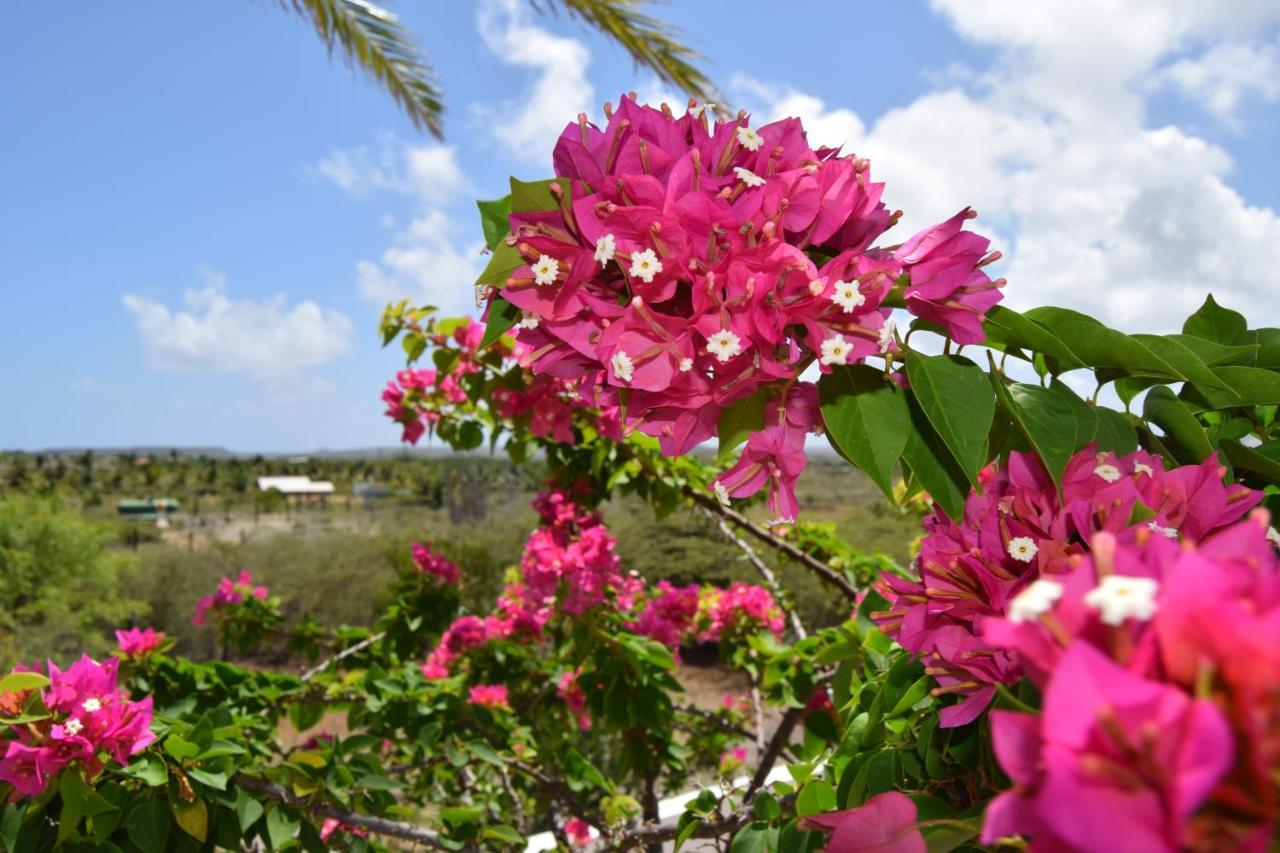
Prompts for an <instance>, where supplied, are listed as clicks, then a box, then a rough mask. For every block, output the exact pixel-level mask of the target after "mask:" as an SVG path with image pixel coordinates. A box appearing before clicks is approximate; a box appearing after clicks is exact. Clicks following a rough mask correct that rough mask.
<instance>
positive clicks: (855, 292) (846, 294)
mask: <svg viewBox="0 0 1280 853" xmlns="http://www.w3.org/2000/svg"><path fill="white" fill-rule="evenodd" d="M831 301H832V302H834V303H835V304H837V305H839V306H840V307H841V308H843V309H844V310H845V312H846V313H847V312H849V311H852V310H853V309H855V308H858V307H860V306H861V305H862V304H863V303H864V302H866V301H867V297H865V296H863V295H862V291H861V290H859V289H858V283H857V282H856V281H837V282H836V289H835V292H834V293H832V294H831Z"/></svg>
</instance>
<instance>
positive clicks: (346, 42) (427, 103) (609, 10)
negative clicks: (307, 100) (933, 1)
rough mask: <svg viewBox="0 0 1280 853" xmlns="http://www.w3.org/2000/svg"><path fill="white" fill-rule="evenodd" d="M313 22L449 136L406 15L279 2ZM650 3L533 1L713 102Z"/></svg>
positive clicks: (346, 5)
mask: <svg viewBox="0 0 1280 853" xmlns="http://www.w3.org/2000/svg"><path fill="white" fill-rule="evenodd" d="M277 2H278V3H279V4H280V5H281V6H282V7H283V8H285V9H289V10H292V11H294V12H296V13H297V14H298V15H301V16H302V17H304V18H306V19H308V20H309V21H311V23H312V24H313V25H314V26H315V28H316V32H317V33H318V34H319V36H320V38H321V39H323V40H324V42H325V44H327V45H328V46H329V50H330V51H333V50H334V48H338V49H340V50H341V51H342V54H343V57H344V58H345V59H346V61H347V63H348V64H349V65H352V66H359V67H360V68H362V69H364V70H365V71H366V72H367V73H368V74H370V75H371V76H372V77H373V78H374V79H375V80H377V81H378V82H379V83H380V84H382V86H383V87H384V88H385V89H386V90H387V92H388V93H390V95H391V97H392V98H394V99H395V101H396V103H397V104H399V105H400V107H401V108H402V109H403V110H404V111H405V113H406V114H407V115H408V116H409V120H410V121H412V122H413V124H414V126H415V127H418V128H421V129H425V130H427V131H428V132H429V133H431V135H433V136H435V137H436V138H437V139H441V138H443V136H444V123H443V115H444V100H443V93H442V91H441V89H440V84H439V83H438V82H437V80H436V76H435V73H434V72H433V71H432V69H431V66H430V65H429V64H428V63H427V60H426V57H425V56H424V55H423V53H422V51H421V50H420V49H419V47H418V44H417V41H416V39H415V38H414V36H413V34H412V33H410V32H409V31H408V30H407V29H405V27H404V26H403V25H402V24H401V23H400V20H399V19H398V18H397V17H396V16H395V15H393V14H392V13H391V12H388V11H387V10H386V9H383V8H382V7H381V6H377V5H375V4H373V3H369V2H366V0H277ZM648 3H649V0H530V4H531V5H532V6H533V7H534V9H536V10H537V11H538V12H540V13H541V12H543V11H544V7H545V9H550V10H552V11H554V10H555V9H556V8H558V7H562V8H563V9H564V10H565V11H567V12H568V13H569V15H570V16H571V17H575V18H579V19H581V20H583V21H585V22H586V23H587V24H589V25H590V26H592V27H594V28H595V29H597V30H599V31H600V32H601V33H603V34H604V35H606V36H608V37H609V38H611V39H613V40H614V41H616V42H617V43H618V44H619V45H621V46H622V47H623V48H624V49H625V50H626V51H627V52H628V53H630V54H631V56H632V58H634V59H635V61H636V62H637V63H638V64H639V65H642V66H644V67H646V68H649V69H651V70H652V71H653V72H654V73H655V74H657V75H658V77H659V78H660V79H661V80H663V81H664V82H666V83H670V84H671V85H673V86H676V87H678V88H680V89H682V90H684V91H686V92H688V93H689V94H691V95H693V96H695V97H697V98H699V99H701V100H704V101H705V100H708V99H710V98H711V97H712V92H713V86H712V85H711V81H710V80H709V79H708V78H707V76H706V75H705V74H704V73H703V72H702V71H701V70H699V69H698V68H697V67H696V66H695V65H694V63H695V62H696V61H697V60H699V59H701V57H700V56H699V55H698V54H697V53H695V52H694V51H693V50H691V49H690V48H688V47H686V46H684V45H683V44H681V42H680V40H679V39H680V33H679V32H677V31H676V30H675V29H674V28H672V27H671V26H670V25H668V24H666V23H664V22H663V21H661V20H659V19H657V18H654V17H651V16H649V15H647V14H645V13H644V11H643V10H644V7H645V6H647V5H648Z"/></svg>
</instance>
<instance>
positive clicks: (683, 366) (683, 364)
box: [680, 358, 693, 373]
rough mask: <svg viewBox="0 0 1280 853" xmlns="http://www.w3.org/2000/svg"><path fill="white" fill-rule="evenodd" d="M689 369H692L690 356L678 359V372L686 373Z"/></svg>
mask: <svg viewBox="0 0 1280 853" xmlns="http://www.w3.org/2000/svg"><path fill="white" fill-rule="evenodd" d="M690 370H693V359H691V358H682V359H680V372H681V373H688V372H689V371H690Z"/></svg>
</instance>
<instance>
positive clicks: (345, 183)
mask: <svg viewBox="0 0 1280 853" xmlns="http://www.w3.org/2000/svg"><path fill="white" fill-rule="evenodd" d="M312 170H313V171H314V172H315V173H316V174H318V175H320V176H322V177H324V178H327V179H328V180H330V181H332V182H333V183H334V184H336V185H337V186H338V187H340V188H341V189H343V190H345V191H346V192H348V193H350V194H351V195H353V196H355V197H357V198H362V197H365V196H368V195H371V194H374V193H390V194H395V195H403V196H407V197H409V198H411V199H412V200H413V202H414V210H413V214H412V216H413V218H412V219H411V221H410V222H409V223H408V225H406V226H404V227H402V228H399V229H398V230H395V232H394V233H393V235H392V237H391V244H390V245H389V246H387V248H386V249H384V250H383V252H382V254H381V256H380V257H379V258H378V260H376V261H374V260H369V259H364V260H360V261H357V262H356V286H357V288H358V289H359V291H360V294H361V296H363V297H364V298H365V299H367V300H369V301H370V302H372V303H374V304H376V305H382V304H385V303H387V302H395V301H399V300H401V299H410V300H413V301H415V302H418V303H429V304H432V305H435V306H437V307H439V308H441V309H443V310H444V311H446V312H467V311H474V308H475V304H474V296H473V294H474V291H473V289H472V283H473V282H474V281H475V280H476V277H477V276H478V275H479V274H480V271H481V270H482V269H483V268H484V258H483V256H482V255H481V249H482V248H483V243H482V242H481V241H480V240H479V239H476V238H475V234H476V229H474V228H470V229H469V228H468V227H466V226H470V225H473V223H474V219H473V218H466V219H465V220H464V221H465V223H466V225H463V224H462V223H460V222H459V221H457V218H456V217H452V216H450V215H449V213H448V207H449V203H450V202H452V201H454V200H455V199H457V198H459V197H460V196H462V195H465V194H466V192H467V191H468V184H467V181H466V178H465V176H464V175H463V172H462V168H461V166H460V165H459V164H458V161H457V157H456V155H455V152H454V149H453V148H452V147H449V146H445V145H434V144H428V145H409V144H408V143H405V142H403V141H401V140H398V139H396V138H395V137H392V136H384V137H382V139H381V140H380V141H379V143H378V145H377V146H375V147H370V146H359V147H357V148H353V149H348V150H334V151H332V152H330V153H329V156H328V157H326V158H325V159H324V160H321V161H320V162H319V163H316V164H314V166H313V167H312ZM382 221H383V224H384V225H386V226H387V227H388V228H393V229H394V228H395V222H396V220H395V218H394V217H390V216H383V218H382Z"/></svg>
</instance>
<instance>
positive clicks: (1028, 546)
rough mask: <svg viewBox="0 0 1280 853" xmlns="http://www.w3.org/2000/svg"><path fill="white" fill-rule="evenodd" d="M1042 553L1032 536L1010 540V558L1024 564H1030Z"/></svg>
mask: <svg viewBox="0 0 1280 853" xmlns="http://www.w3.org/2000/svg"><path fill="white" fill-rule="evenodd" d="M1039 553H1040V546H1039V545H1037V544H1036V540H1034V539H1032V538H1031V537H1030V536H1019V537H1017V538H1015V539H1010V540H1009V556H1010V557H1013V559H1015V560H1018V561H1019V562H1022V563H1030V562H1031V561H1032V560H1034V559H1035V558H1036V554H1039Z"/></svg>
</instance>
